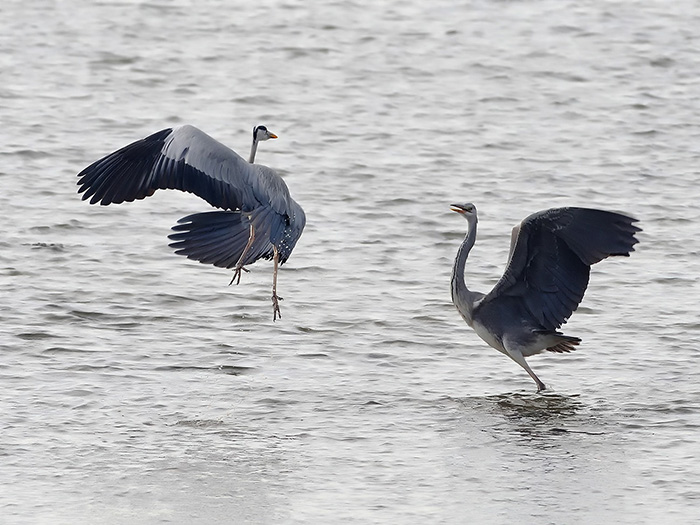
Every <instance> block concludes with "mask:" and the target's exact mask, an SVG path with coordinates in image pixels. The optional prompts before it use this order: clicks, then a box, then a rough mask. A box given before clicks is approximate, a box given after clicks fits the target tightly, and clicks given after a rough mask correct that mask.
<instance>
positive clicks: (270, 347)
mask: <svg viewBox="0 0 700 525" xmlns="http://www.w3.org/2000/svg"><path fill="white" fill-rule="evenodd" d="M236 4H240V5H236V6H235V7H233V6H232V4H229V3H226V2H214V1H211V2H184V1H181V2H176V3H144V2H135V1H134V2H105V3H82V2H75V1H72V0H66V1H63V2H49V1H45V2H41V1H38V2H14V1H10V2H6V3H5V4H3V10H2V12H1V13H0V28H1V30H0V51H1V52H0V57H1V58H0V63H1V64H2V68H1V69H0V71H1V72H2V73H1V74H2V82H1V83H0V115H1V116H2V126H1V127H0V140H1V141H2V148H0V158H1V160H2V163H1V164H0V188H1V189H0V207H1V208H0V209H2V210H4V212H5V213H4V219H5V220H4V225H3V228H2V230H3V235H2V237H0V248H1V249H0V286H1V288H2V290H3V295H2V296H3V301H2V303H1V304H0V319H1V320H0V334H1V337H0V350H1V352H0V376H1V377H2V387H3V388H2V391H1V392H0V408H1V412H0V418H1V421H2V438H1V440H0V443H1V447H0V454H2V464H3V467H2V490H1V491H0V515H1V516H2V518H0V521H2V522H3V523H50V524H53V523H80V522H82V523H98V522H99V523H134V522H138V523H163V522H169V523H214V522H229V523H343V522H346V523H465V522H482V523H484V522H489V523H512V522H514V521H515V520H518V522H523V523H535V522H537V523H603V522H608V523H610V522H616V523H643V522H649V523H651V522H656V523H658V522H664V523H670V522H675V523H688V522H691V521H693V519H695V518H696V517H697V507H698V504H699V500H700V460H699V459H698V451H699V450H700V447H699V445H700V444H699V443H698V442H699V441H700V439H699V438H698V435H699V434H698V430H699V429H700V367H699V365H700V358H699V353H698V342H699V339H700V321H699V318H700V315H699V314H700V306H698V303H699V301H698V299H697V297H698V292H699V291H700V290H699V286H698V275H699V273H700V259H699V257H698V254H699V252H700V241H699V240H698V239H699V237H700V228H699V227H698V224H699V222H698V221H699V219H700V217H699V215H700V211H699V210H700V208H699V207H698V202H697V196H698V188H697V186H698V181H699V179H700V177H699V171H698V165H699V161H700V126H699V125H698V122H699V121H700V83H699V82H698V71H700V55H698V53H697V49H698V45H699V42H698V27H700V7H698V6H697V5H696V3H695V2H690V1H687V0H685V1H683V0H682V1H680V2H673V3H668V2H658V1H652V0H647V1H642V0H638V1H629V2H615V1H611V0H608V1H602V2H589V1H568V2H561V1H558V0H557V1H554V0H551V1H546V0H545V1H535V0H532V1H521V2H506V1H486V0H482V1H474V2H469V3H466V4H465V3H458V2H447V1H444V0H438V1H435V2H418V1H414V0H408V1H403V2H392V3H389V2H374V3H370V2H352V1H350V2H349V1H343V2H339V1H334V0H324V1H322V2H313V3H311V2H300V1H294V0H288V1H272V0H269V1H262V2H240V3H236ZM179 123H191V124H194V125H197V126H198V127H200V128H202V129H204V130H205V131H207V132H208V133H210V134H211V135H213V136H215V137H216V138H218V139H220V140H221V141H222V142H225V143H226V144H229V145H231V146H232V147H233V148H234V149H236V150H237V151H239V152H241V153H243V154H245V153H247V151H248V148H249V140H250V130H251V129H252V127H253V126H254V125H255V124H259V123H264V124H266V125H267V126H268V127H269V128H270V129H271V130H273V131H274V132H275V133H277V134H278V135H279V136H280V139H279V140H277V141H274V142H271V143H270V142H268V143H265V144H263V145H262V146H261V148H260V149H259V151H258V160H259V161H260V162H261V163H264V164H267V165H270V166H273V167H275V168H277V169H279V170H280V171H281V172H282V173H283V174H284V176H285V178H286V180H287V182H288V184H289V186H290V189H291V192H292V194H293V196H294V197H295V199H296V200H297V201H299V202H300V203H301V204H302V206H303V207H304V209H305V210H306V213H307V217H308V223H307V227H306V230H305V232H304V234H303V236H302V238H301V240H300V242H299V244H298V245H297V247H296V250H295V252H294V254H293V255H292V257H291V259H290V260H289V262H288V263H287V264H286V265H285V266H283V267H282V270H281V272H280V278H279V279H280V281H279V291H280V295H282V296H283V297H284V298H285V300H284V302H283V303H282V305H281V306H282V315H283V318H282V320H281V322H276V323H273V322H272V309H271V305H270V301H269V291H270V283H271V277H272V269H271V265H270V264H269V263H265V262H261V263H258V264H256V265H254V266H253V267H251V270H252V271H251V273H249V274H245V275H244V276H243V282H242V284H241V285H240V286H237V287H236V286H232V287H228V286H227V284H228V282H229V280H230V272H229V271H225V270H221V269H217V268H213V267H208V266H204V265H199V264H197V263H194V262H191V261H187V260H186V259H184V258H182V257H178V256H175V255H173V254H172V252H171V250H170V249H169V248H168V246H167V242H168V241H167V238H166V236H167V235H168V233H169V232H170V230H169V228H170V226H172V225H173V224H174V223H175V221H176V220H177V219H178V218H180V217H182V216H184V215H187V214H189V213H193V212H197V211H205V210H206V209H207V204H206V203H205V202H203V201H201V200H200V199H198V198H196V197H194V196H191V195H185V194H180V193H177V192H158V193H157V194H156V195H155V196H154V197H152V198H150V199H146V200H145V201H142V202H137V203H133V204H125V205H121V206H108V207H99V206H89V205H88V204H86V203H85V202H82V201H81V200H80V198H79V196H78V195H76V186H75V182H76V177H75V175H76V173H77V172H78V171H80V170H81V169H82V168H83V167H85V166H86V165H87V164H89V163H91V162H92V161H94V160H96V159H97V158H99V157H101V156H102V155H104V154H106V153H109V152H111V151H113V150H114V149H116V148H118V147H120V146H123V145H125V144H127V143H128V142H131V141H133V140H135V139H138V138H141V137H143V136H145V135H147V134H149V133H151V132H154V131H156V130H158V129H161V128H164V127H167V126H171V125H174V124H179ZM467 200H469V201H472V202H474V203H476V205H477V206H478V207H479V210H480V219H481V220H480V230H479V239H478V240H477V245H476V248H475V249H474V251H473V253H472V256H471V257H470V262H469V263H468V280H469V283H470V285H471V286H473V288H475V289H477V290H482V291H487V290H488V289H490V287H491V286H492V285H493V284H494V283H495V281H496V280H497V278H498V277H499V275H500V273H501V272H502V269H503V266H504V264H505V260H506V257H507V250H508V244H509V238H510V229H511V227H512V226H513V225H514V224H516V223H517V222H518V221H520V220H521V219H522V218H523V217H525V216H526V215H528V214H530V213H532V212H534V211H537V210H540V209H543V208H547V207H551V206H557V205H568V204H571V205H584V206H595V207H602V208H608V209H616V210H622V211H625V212H628V213H631V214H633V215H635V216H637V217H638V218H639V219H640V220H641V226H642V227H643V228H644V232H643V233H642V234H640V235H639V238H640V241H641V242H640V244H639V245H638V248H637V251H636V252H635V253H634V254H633V256H632V257H630V258H629V259H623V260H609V261H604V262H603V263H601V264H600V265H598V266H596V267H595V268H594V271H593V274H592V278H591V286H590V287H589V290H588V293H587V295H586V299H585V300H584V302H583V304H582V306H581V308H580V309H579V311H578V312H577V313H576V314H575V315H574V316H573V317H572V319H571V321H570V322H569V324H568V325H567V326H566V333H569V334H571V335H576V336H579V337H582V338H583V340H584V342H583V344H582V346H581V347H580V349H579V350H578V351H577V352H575V353H574V354H572V355H564V356H560V355H547V356H542V357H536V358H533V359H531V360H530V362H531V364H532V366H533V368H534V369H535V370H536V372H537V373H538V374H539V375H540V377H541V378H542V379H543V380H544V381H545V382H546V383H547V384H548V385H551V386H552V387H553V388H554V393H552V394H549V395H536V394H534V390H535V386H534V383H532V381H531V380H530V378H529V377H528V376H527V374H525V373H524V371H522V370H521V369H520V368H519V367H518V366H517V365H515V364H514V363H512V362H511V361H510V360H508V359H506V358H504V357H503V356H502V355H500V354H498V353H497V352H495V351H494V350H492V349H490V348H488V347H487V346H486V345H485V344H484V343H483V342H481V341H480V340H479V339H478V338H477V337H476V335H475V334H473V333H472V332H471V331H470V330H469V329H468V328H467V327H466V325H465V324H464V323H463V322H462V320H461V319H460V317H459V315H458V314H457V312H456V311H455V310H454V307H453V306H452V305H451V303H450V295H449V276H450V271H451V265H452V261H453V257H454V255H455V253H456V250H457V246H458V245H459V243H460V242H461V239H462V237H463V235H464V232H465V226H466V225H465V223H464V221H463V220H462V219H461V218H460V217H458V216H457V215H456V214H454V213H451V212H450V211H449V204H451V203H452V202H455V201H457V202H464V201H467Z"/></svg>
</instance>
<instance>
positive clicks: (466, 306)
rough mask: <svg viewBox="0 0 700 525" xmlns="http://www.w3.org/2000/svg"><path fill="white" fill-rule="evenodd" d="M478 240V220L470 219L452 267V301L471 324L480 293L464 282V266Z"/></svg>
mask: <svg viewBox="0 0 700 525" xmlns="http://www.w3.org/2000/svg"><path fill="white" fill-rule="evenodd" d="M475 241H476V220H473V221H472V220H470V221H469V231H467V236H466V237H465V238H464V241H463V242H462V245H461V246H460V247H459V251H458V252H457V258H456V259H455V265H454V268H453V269H452V302H453V303H454V304H455V306H456V307H457V309H458V310H459V313H461V314H462V316H463V317H464V319H465V320H466V321H467V322H468V323H470V324H471V319H472V311H473V309H474V301H475V300H476V296H478V295H479V294H478V293H476V292H472V291H471V290H469V288H467V284H466V283H465V282H464V267H465V265H466V263H467V257H468V256H469V252H470V251H471V249H472V247H473V246H474V242H475Z"/></svg>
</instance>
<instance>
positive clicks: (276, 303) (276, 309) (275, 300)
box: [272, 246, 282, 321]
mask: <svg viewBox="0 0 700 525" xmlns="http://www.w3.org/2000/svg"><path fill="white" fill-rule="evenodd" d="M272 250H273V252H274V254H275V256H274V258H273V259H274V263H275V264H274V268H275V269H274V271H273V273H272V321H276V320H277V318H278V317H279V318H280V319H282V313H281V312H280V301H281V300H282V298H281V297H278V296H277V268H278V267H279V259H280V258H279V252H278V251H277V246H272Z"/></svg>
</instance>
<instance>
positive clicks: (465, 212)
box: [450, 202, 476, 220]
mask: <svg viewBox="0 0 700 525" xmlns="http://www.w3.org/2000/svg"><path fill="white" fill-rule="evenodd" d="M450 209H451V210H452V211H455V212H457V213H459V214H461V215H462V216H463V217H464V218H465V219H467V220H469V219H472V218H474V219H476V206H474V205H473V204H472V203H471V202H467V203H465V204H450Z"/></svg>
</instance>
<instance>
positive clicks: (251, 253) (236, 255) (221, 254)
mask: <svg viewBox="0 0 700 525" xmlns="http://www.w3.org/2000/svg"><path fill="white" fill-rule="evenodd" d="M177 222H178V223H177V224H176V225H175V226H173V228H172V229H173V230H174V231H176V232H177V233H173V234H171V235H169V236H168V238H169V239H172V240H173V241H175V242H172V243H170V246H171V247H172V248H174V249H175V253H176V254H178V255H184V256H186V257H187V258H188V259H194V260H195V261H199V262H201V263H204V264H213V265H214V266H218V267H220V268H233V267H235V266H236V263H237V262H238V260H239V259H240V257H241V254H242V253H243V250H244V249H245V246H246V244H247V243H248V238H249V235H250V222H249V221H248V217H247V216H245V215H243V214H241V212H239V211H211V212H205V213H195V214H193V215H188V216H187V217H183V218H182V219H180V220H179V221H177ZM270 249H271V247H270V246H269V241H268V240H267V239H265V238H264V237H263V236H260V238H258V237H256V239H255V241H254V242H253V244H252V245H251V247H250V249H249V250H248V253H247V254H246V258H245V261H243V264H244V265H246V264H252V263H254V262H255V261H256V260H258V259H259V258H260V257H264V256H266V255H267V251H270Z"/></svg>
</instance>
